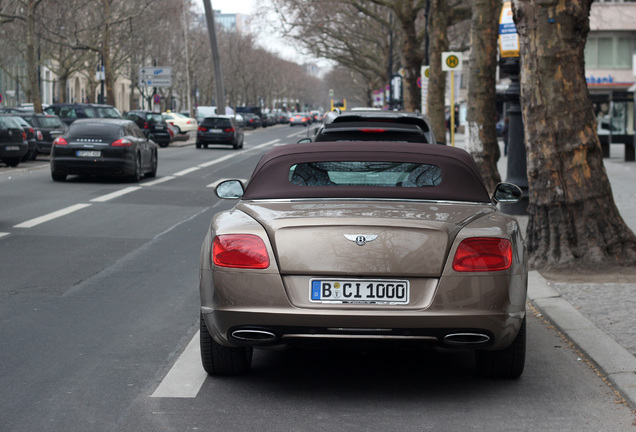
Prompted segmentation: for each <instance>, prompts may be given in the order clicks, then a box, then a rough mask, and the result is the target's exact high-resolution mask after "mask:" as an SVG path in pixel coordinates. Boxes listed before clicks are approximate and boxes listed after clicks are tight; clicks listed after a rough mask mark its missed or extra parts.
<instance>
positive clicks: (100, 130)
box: [51, 119, 158, 182]
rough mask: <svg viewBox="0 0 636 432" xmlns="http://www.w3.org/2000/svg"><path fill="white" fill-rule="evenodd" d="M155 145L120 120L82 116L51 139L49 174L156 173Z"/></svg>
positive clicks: (136, 176) (57, 177)
mask: <svg viewBox="0 0 636 432" xmlns="http://www.w3.org/2000/svg"><path fill="white" fill-rule="evenodd" d="M157 149H158V147H157V144H155V143H154V142H153V141H152V140H150V139H149V138H148V137H146V136H145V135H144V133H143V132H142V131H141V129H139V128H138V127H137V125H136V124H135V123H134V122H132V121H130V120H124V119H84V120H77V121H75V122H73V124H71V126H70V127H69V129H68V131H67V132H66V133H65V134H64V135H63V136H61V137H59V138H56V139H55V141H53V148H52V149H51V177H53V180H55V181H64V180H66V177H67V176H68V175H69V174H79V175H107V176H118V177H126V178H128V179H130V180H131V181H133V182H138V181H139V179H140V178H141V176H142V175H144V174H145V175H146V177H155V176H156V175H157V163H158V151H157Z"/></svg>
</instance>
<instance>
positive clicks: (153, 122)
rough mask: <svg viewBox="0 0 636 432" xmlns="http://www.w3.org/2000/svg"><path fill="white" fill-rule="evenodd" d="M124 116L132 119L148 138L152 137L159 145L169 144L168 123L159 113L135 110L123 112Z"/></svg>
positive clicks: (165, 145)
mask: <svg viewBox="0 0 636 432" xmlns="http://www.w3.org/2000/svg"><path fill="white" fill-rule="evenodd" d="M124 118H125V119H128V120H132V121H134V122H135V124H136V125H137V126H138V127H139V129H141V130H142V131H143V132H144V134H145V135H146V136H147V137H148V138H150V139H152V140H153V141H154V142H156V143H157V144H159V145H160V146H161V147H167V146H168V145H170V140H171V139H172V138H171V136H170V131H169V130H168V123H166V120H165V119H164V118H163V116H162V115H161V113H156V112H153V111H142V110H135V111H129V112H127V113H126V114H124Z"/></svg>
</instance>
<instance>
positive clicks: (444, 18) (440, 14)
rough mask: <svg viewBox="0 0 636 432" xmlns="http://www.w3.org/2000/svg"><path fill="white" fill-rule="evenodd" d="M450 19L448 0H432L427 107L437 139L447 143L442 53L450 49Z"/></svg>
mask: <svg viewBox="0 0 636 432" xmlns="http://www.w3.org/2000/svg"><path fill="white" fill-rule="evenodd" d="M449 20H450V8H449V7H448V0H431V15H430V16H429V21H428V24H429V26H430V27H429V28H430V33H429V34H430V38H431V40H430V59H431V64H430V76H429V79H428V100H427V109H426V111H427V112H428V115H429V118H430V120H431V126H432V127H433V133H435V139H436V140H437V141H439V142H443V143H446V117H445V115H444V107H445V105H446V102H445V95H446V72H442V53H443V52H444V51H448V37H447V33H446V29H447V28H448V24H449Z"/></svg>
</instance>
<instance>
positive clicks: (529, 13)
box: [512, 0, 636, 268]
mask: <svg viewBox="0 0 636 432" xmlns="http://www.w3.org/2000/svg"><path fill="white" fill-rule="evenodd" d="M591 4H592V0H569V1H565V0H558V1H557V0H554V1H549V2H546V1H541V0H524V1H521V0H514V1H513V3H512V6H513V13H514V20H515V23H516V25H517V31H518V33H519V38H520V57H521V106H522V115H523V124H524V133H525V139H526V143H525V144H526V149H527V155H528V181H529V201H530V205H529V208H528V212H529V215H530V221H529V225H528V236H527V239H528V250H529V252H530V264H531V265H532V266H533V267H535V268H539V267H541V268H550V267H567V268H571V267H578V268H587V267H590V266H599V265H602V266H607V265H608V264H622V265H633V264H634V262H636V236H635V235H634V233H633V232H632V231H631V230H630V229H629V228H628V226H627V225H626V224H625V222H624V221H623V219H622V218H621V216H620V214H619V212H618V209H617V208H616V205H615V203H614V199H613V196H612V189H611V186H610V183H609V180H608V178H607V174H606V172H605V167H604V166H603V158H602V151H601V145H600V142H599V139H598V135H597V134H596V120H595V118H594V112H593V109H592V103H591V101H590V97H589V93H588V90H587V84H586V81H585V64H584V55H583V51H584V47H585V42H586V39H587V35H588V32H589V30H590V23H589V13H590V7H591Z"/></svg>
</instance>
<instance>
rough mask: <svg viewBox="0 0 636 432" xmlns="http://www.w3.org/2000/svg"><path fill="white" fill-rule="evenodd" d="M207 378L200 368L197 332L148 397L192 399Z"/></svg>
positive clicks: (199, 348)
mask: <svg viewBox="0 0 636 432" xmlns="http://www.w3.org/2000/svg"><path fill="white" fill-rule="evenodd" d="M207 376H208V374H207V373H206V372H205V371H204V370H203V367H202V366H201V347H200V346H199V332H197V333H196V334H195V335H194V337H193V338H192V340H191V341H190V343H189V344H188V346H187V347H186V349H185V350H184V351H183V353H182V354H181V355H180V356H179V358H178V359H177V361H176V362H175V364H174V366H172V369H170V371H169V372H168V374H167V375H166V377H165V378H164V379H163V381H161V384H159V387H157V389H156V390H155V392H154V393H153V394H151V395H150V397H153V398H160V397H169V398H194V397H196V396H197V394H198V393H199V390H200V389H201V386H202V385H203V383H204V381H205V379H206V378H207Z"/></svg>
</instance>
